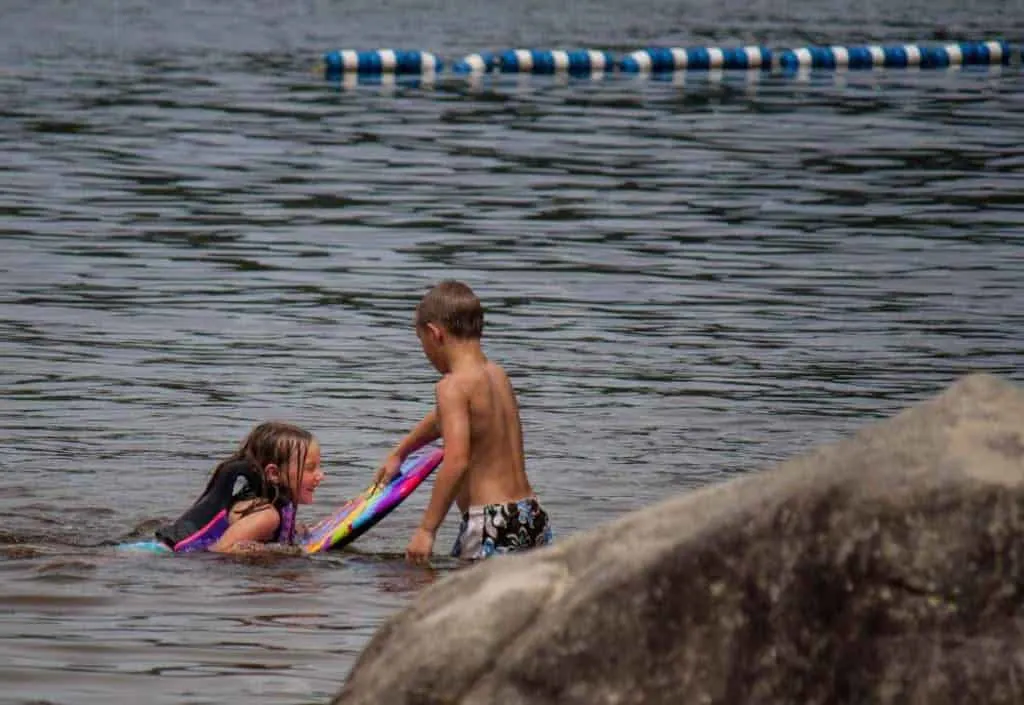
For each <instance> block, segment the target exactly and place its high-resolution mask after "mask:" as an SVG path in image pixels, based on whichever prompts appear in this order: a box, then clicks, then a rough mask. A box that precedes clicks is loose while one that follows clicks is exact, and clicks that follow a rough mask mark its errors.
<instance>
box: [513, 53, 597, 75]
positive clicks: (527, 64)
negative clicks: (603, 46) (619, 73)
mask: <svg viewBox="0 0 1024 705" xmlns="http://www.w3.org/2000/svg"><path fill="white" fill-rule="evenodd" d="M497 62H498V65H497V68H498V70H499V71H501V72H502V73H533V74H556V73H568V74H570V75H573V76H592V75H596V74H603V73H607V72H611V71H612V70H614V68H615V57H614V56H612V54H611V52H607V51H595V50H591V49H576V50H572V51H560V50H553V51H547V50H537V49H509V50H508V51H503V52H501V53H500V54H499V55H498V57H497Z"/></svg>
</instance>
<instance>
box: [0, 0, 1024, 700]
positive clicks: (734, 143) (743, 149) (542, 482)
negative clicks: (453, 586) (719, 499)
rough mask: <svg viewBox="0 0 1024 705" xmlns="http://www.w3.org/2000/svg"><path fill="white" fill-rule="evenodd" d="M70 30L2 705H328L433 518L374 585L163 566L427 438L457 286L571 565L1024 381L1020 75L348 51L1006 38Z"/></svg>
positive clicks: (36, 303) (597, 24) (17, 482)
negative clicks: (683, 504)
mask: <svg viewBox="0 0 1024 705" xmlns="http://www.w3.org/2000/svg"><path fill="white" fill-rule="evenodd" d="M566 7H567V9H566V11H565V12H560V13H557V14H555V13H552V12H551V11H550V8H549V7H547V6H545V5H544V4H542V3H534V2H528V3H525V4H520V5H515V6H513V5H508V4H506V5H501V6H488V7H484V6H478V5H475V4H472V3H468V4H467V3H462V2H456V3H454V4H453V3H413V2H411V1H409V0H404V1H403V2H401V3H398V4H394V3H391V4H390V5H388V7H385V6H383V5H380V4H372V3H364V2H357V3H354V4H352V3H346V4H341V3H335V2H327V1H326V0H325V1H322V2H319V1H310V2H303V3H293V4H287V5H276V4H273V3H269V2H249V3H243V2H239V1H238V0H230V1H229V2H225V3H220V4H215V5H210V4H208V3H202V4H200V3H193V2H188V1H187V0H178V1H176V2H165V3H160V4H158V5H153V4H149V3H143V2H140V1H129V0H122V1H120V2H116V3H114V4H113V5H112V6H110V7H106V6H105V7H104V8H103V9H99V8H97V7H92V6H87V5H82V4H67V3H61V2H56V1H51V0H46V1H44V2H34V3H29V2H15V3H9V4H7V5H5V8H4V9H3V11H2V12H0V95H2V97H0V155H2V161H0V214H2V219H0V272H2V282H3V286H2V287H0V359H2V364H0V388H2V389H3V393H2V395H0V435H2V438H3V441H2V451H3V452H2V453H0V473H2V477H3V482H0V508H2V510H3V512H4V515H5V517H6V520H5V522H4V524H3V526H2V527H0V624H2V629H0V703H28V702H34V703H43V702H45V703H61V704H65V703H67V704H74V705H82V704H91V703H97V704H98V703H110V702H140V701H142V702H146V703H175V704H177V703H217V704H218V705H231V704H233V703H246V704H249V705H251V704H255V705H270V704H276V703H323V702H327V701H328V700H329V699H330V697H331V695H332V694H333V693H335V692H336V691H337V690H338V688H339V687H340V684H341V682H342V681H343V680H344V677H345V675H346V674H347V673H348V670H349V669H350V668H351V666H352V664H353V663H354V661H355V658H356V656H357V654H358V653H359V651H360V649H362V648H363V647H364V646H365V645H366V643H367V641H368V640H369V639H370V637H371V636H372V634H373V633H374V631H375V630H376V629H377V627H379V626H380V624H381V623H382V622H383V621H384V620H385V619H387V618H388V616H390V615H391V614H393V613H394V612H395V611H397V610H399V609H401V608H402V607H403V606H404V605H406V604H408V602H409V601H410V600H411V599H413V598H414V597H415V595H416V594H417V592H419V591H420V590H421V589H423V587H425V586H426V585H428V584H430V583H431V582H432V581H433V580H436V579H437V578H438V577H441V576H443V575H445V574H446V573H448V572H450V571H451V570H454V569H456V564H455V563H454V562H452V561H451V560H450V559H446V558H444V557H443V555H442V552H443V551H444V550H446V549H447V548H448V547H449V546H450V545H451V542H452V540H453V538H454V529H455V526H454V524H455V521H454V517H450V518H449V521H448V523H447V524H446V525H445V527H444V529H443V530H442V532H441V536H440V537H439V540H438V547H437V551H438V560H437V561H436V565H435V570H434V571H432V572H428V571H425V570H422V569H418V568H413V567H409V566H406V565H405V564H404V563H403V561H402V560H401V554H402V551H403V550H404V547H405V543H406V541H407V540H408V537H409V534H410V532H411V531H412V529H413V528H414V527H415V525H416V522H417V521H418V516H419V512H420V511H421V510H422V509H423V507H424V506H425V504H426V500H427V493H426V492H424V491H420V492H418V493H417V494H415V495H414V496H413V497H412V498H411V499H410V500H409V501H408V502H407V503H406V504H404V505H403V506H402V507H401V508H399V509H398V510H397V511H396V512H395V513H394V514H392V515H391V516H390V517H388V518H387V519H386V520H385V521H384V522H382V523H381V524H380V525H379V526H378V527H377V528H375V529H374V530H373V531H372V532H371V533H370V534H368V535H366V536H365V537H363V538H362V539H360V540H359V541H358V542H357V543H356V544H355V545H354V547H353V548H352V549H351V550H348V551H344V552H340V553H337V554H330V555H326V556H319V557H316V558H312V559H309V558H296V557H267V558H261V559H254V558H244V559H232V558H223V557H218V556H191V557H187V558H183V557H178V556H154V555H150V554H143V553H133V552H124V551H118V550H116V548H115V546H116V544H118V543H119V542H122V541H130V540H134V539H145V538H148V537H149V536H150V534H151V531H152V529H153V527H154V526H155V525H156V524H157V523H158V522H159V521H161V520H163V519H166V518H169V517H171V516H173V515H175V514H176V513H178V512H179V511H181V510H182V509H183V508H184V506H185V505H187V503H188V502H189V501H191V499H192V498H193V497H194V495H195V494H196V493H197V492H198V491H199V490H200V489H201V487H202V484H203V482H204V480H205V476H206V473H207V472H208V471H209V470H210V469H211V468H212V467H213V465H214V464H215V463H216V461H217V460H218V459H219V458H221V457H222V456H223V455H225V454H227V453H229V452H230V451H231V450H232V449H233V447H234V446H235V445H236V444H237V442H238V441H239V440H240V439H241V438H242V437H243V436H244V434H245V433H246V432H247V431H248V430H249V429H250V428H251V427H252V426H253V425H254V424H255V423H257V422H259V421H261V420H264V419H267V418H285V419H289V420H292V421H295V422H297V423H300V424H303V425H305V426H307V427H308V428H310V429H311V430H313V431H314V432H315V433H316V434H317V435H318V437H319V439H320V441H321V443H322V446H323V455H324V464H325V468H326V470H327V472H328V478H327V480H326V481H325V482H324V484H323V485H322V487H321V488H320V490H319V492H318V498H317V499H318V502H317V504H316V505H315V506H313V507H310V508H304V509H303V510H302V513H301V515H300V519H303V518H304V519H306V520H309V519H315V518H317V517H319V516H322V515H323V514H324V513H326V512H327V511H329V509H330V508H331V507H333V506H336V505H338V504H340V503H341V502H342V501H343V499H344V498H346V497H348V496H351V495H352V494H354V493H355V492H358V491H359V490H361V489H362V488H363V487H364V486H365V485H366V483H367V482H368V481H369V478H370V476H371V474H372V472H373V470H374V468H375V463H377V462H378V461H379V460H380V459H381V457H382V455H383V454H384V453H385V451H386V450H387V448H388V447H389V446H390V445H391V444H392V443H394V442H395V441H396V440H397V439H398V438H399V437H400V436H401V434H402V433H404V432H405V430H406V429H407V428H408V427H409V426H410V425H411V424H412V423H414V422H415V421H416V420H417V419H418V418H419V417H420V416H421V415H422V414H423V413H425V411H426V410H427V409H428V408H429V404H430V401H431V394H432V387H431V385H432V382H433V381H434V374H433V373H432V372H431V370H430V369H429V366H428V364H427V363H426V361H425V360H424V359H423V358H422V354H421V353H420V351H419V348H418V344H417V341H416V338H415V335H414V333H413V331H412V329H411V317H412V310H413V307H414V306H415V303H416V301H417V300H418V298H419V296H420V295H421V294H422V292H423V291H424V289H425V287H426V286H428V285H429V284H430V283H432V282H434V281H436V280H438V279H441V278H445V277H457V278H461V279H464V280H465V281H467V282H469V283H470V284H471V285H472V286H473V287H474V288H475V289H476V290H477V292H478V293H479V294H480V295H481V296H482V297H483V299H484V301H485V303H486V305H487V315H488V319H487V326H488V327H487V331H486V337H485V341H486V349H487V351H488V353H489V354H491V355H492V356H493V357H494V358H495V359H497V360H499V361H500V362H502V363H503V364H504V365H505V366H506V368H507V369H508V371H509V373H510V375H511V376H512V378H513V381H514V383H515V384H516V386H517V388H518V389H519V391H520V393H521V403H522V414H523V423H524V428H525V431H526V450H527V454H528V457H529V460H528V469H529V471H530V474H531V479H532V480H533V482H534V484H535V486H536V488H537V490H538V492H539V494H540V496H541V498H542V500H543V501H544V503H545V505H546V506H547V508H548V510H549V511H550V513H551V515H552V517H553V520H554V522H555V527H556V531H557V533H558V535H559V536H561V537H565V536H569V535H572V534H573V533H576V532H578V531H582V530H585V529H586V528H588V527H590V526H593V525H595V524H596V523H600V522H603V521H606V520H609V519H612V518H614V517H617V516H621V515H622V514H623V513H625V512H628V511H631V510H634V509H639V508H641V507H644V506H647V505H649V504H651V503H653V502H655V501H658V500H660V499H662V498H665V497H667V496H670V495H672V494H675V493H679V492H684V491H688V490H691V489H694V488H698V487H702V486H705V485H707V484H708V483H713V482H719V481H723V480H726V479H728V478H730V477H734V476H737V475H740V474H744V473H749V472H755V471H757V470H758V469H761V468H765V467H768V466H770V465H771V464H772V463H774V462H777V461H779V460H782V459H785V458H787V457H790V456H792V455H794V454H796V453H800V452H803V451H805V450H806V449H808V448H809V447H810V446H812V445H815V444H818V443H824V442H828V441H832V440H835V439H837V438H840V437H842V436H844V435H846V434H849V433H852V432H853V431H854V430H855V429H857V428H858V427H860V426H861V425H863V424H865V423H868V422H870V421H872V420H874V419H878V418H881V417H884V416H888V415H890V414H892V413H895V412H897V411H898V410H900V409H902V408H904V407H906V406H908V405H910V404H912V403H914V402H916V401H918V400H920V399H923V398H926V397H929V396H932V395H934V394H936V393H938V392H939V391H941V390H942V389H943V388H944V387H946V386H947V385H948V384H949V383H950V382H952V381H953V380H954V379H956V378H957V377H958V376H960V375H961V374H964V373H966V372H970V371H988V372H993V373H995V374H999V375H1001V376H1004V377H1008V378H1010V379H1014V380H1017V381H1022V380H1024V373H1022V372H1021V370H1022V362H1024V354H1022V349H1021V341H1022V340H1024V313H1022V312H1024V289H1022V284H1021V282H1022V281H1024V227H1022V226H1024V148H1022V147H1021V144H1020V136H1021V135H1022V134H1024V97H1022V96H1024V93H1022V92H1021V87H1022V84H1021V73H1020V68H1019V66H1008V67H1001V68H995V69H988V68H980V69H969V70H962V71H887V72H860V73H858V72H850V73H847V74H843V75H835V74H828V73H826V74H815V75H812V76H809V77H805V78H787V77H780V76H773V75H769V74H764V75H756V76H755V75H748V74H727V75H724V76H721V77H716V76H710V77H709V76H707V75H694V76H687V77H685V81H682V82H680V81H678V80H676V81H675V82H673V81H656V80H637V79H635V78H615V77H607V78H606V79H605V80H603V81H600V82H593V81H578V80H573V81H560V80H557V79H551V78H536V79H528V80H526V79H517V78H511V79H499V80H493V79H489V80H486V81H483V82H481V83H479V84H472V83H469V82H466V81H464V80H454V81H453V80H449V79H444V80H441V81H440V82H438V83H437V84H436V85H434V86H416V85H407V84H400V85H397V86H361V87H357V88H354V89H345V88H342V87H340V86H338V85H336V84H332V83H329V82H324V81H322V80H321V79H320V78H319V77H318V76H316V75H314V73H313V72H312V70H311V69H312V67H313V66H314V65H315V63H316V61H317V59H318V57H319V55H320V53H321V52H322V51H324V50H327V49H333V48H339V47H346V48H376V47H402V48H421V49H428V50H433V51H437V52H439V53H443V54H444V55H446V56H458V55H459V54H460V53H465V52H470V51H478V50H482V49H493V48H512V47H520V46H532V47H538V48H570V47H577V46H590V47H595V48H609V49H613V50H616V51H626V50H629V49H632V48H636V47H641V46H648V45H656V44H680V45H688V46H689V45H698V44H699V45H724V44H735V43H737V42H745V43H746V42H752V43H763V44H769V45H788V46H803V45H806V44H810V43H837V44H853V43H857V42H861V41H878V42H890V41H893V42H907V41H925V40H930V39H933V38H946V37H953V38H964V39H989V38H998V37H1002V38H1005V39H1007V40H1009V41H1014V42H1019V41H1020V39H1021V34H1022V32H1021V29H1022V26H1024V23H1022V22H1021V20H1020V18H1021V17H1022V16H1024V15H1022V13H1021V9H1022V8H1021V6H1020V4H1019V3H1016V2H1011V3H1005V2H996V1H994V0H993V1H991V2H977V3H972V4H970V5H969V6H964V5H962V4H958V3H953V2H949V1H946V2H942V3H939V4H925V3H917V2H911V3H903V4H899V5H898V6H894V5H893V4H892V3H872V4H868V5H860V6H858V7H857V8H851V7H850V6H848V5H847V4H839V3H824V4H823V3H810V2H768V1H765V2H754V3H744V4H742V5H739V4H736V3H731V4H730V3H702V4H693V5H685V6H681V5H678V4H677V3H666V2H660V0H645V2H643V3H640V4H637V3H630V4H628V5H615V4H611V3H608V2H606V1H600V2H599V1H598V0H591V1H590V2H578V3H571V4H570V5H568V6H566Z"/></svg>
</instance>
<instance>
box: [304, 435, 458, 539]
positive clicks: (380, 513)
mask: <svg viewBox="0 0 1024 705" xmlns="http://www.w3.org/2000/svg"><path fill="white" fill-rule="evenodd" d="M443 458H444V451H443V450H441V449H440V448H428V449H426V450H422V451H420V452H418V453H414V454H413V455H410V456H409V457H408V458H406V459H405V462H403V463H402V467H401V469H400V470H399V473H398V475H397V476H396V477H395V479H393V480H392V481H391V482H390V483H389V484H388V485H387V486H386V487H376V486H374V485H370V486H369V487H367V488H366V489H365V490H363V492H362V494H360V495H359V496H357V497H354V498H353V499H350V500H349V501H348V502H346V503H345V504H343V505H341V506H340V507H339V508H338V509H337V511H335V512H334V513H333V514H331V515H330V516H329V517H327V518H326V519H322V520H321V521H319V522H317V523H316V524H314V525H313V526H311V527H310V528H309V533H308V534H307V535H306V536H305V537H304V538H302V539H301V540H300V541H299V542H298V543H299V545H300V546H301V547H302V550H303V552H305V553H321V552H323V551H330V550H333V549H338V548H342V547H343V546H347V545H348V544H350V543H352V542H353V541H355V540H356V539H357V538H359V537H360V536H362V535H363V534H364V533H366V532H367V531H369V530H370V529H371V528H373V526H374V525H375V524H376V523H377V522H378V521H380V520H381V519H383V518H384V517H386V516H387V515H388V514H390V513H391V510H393V509H394V508H395V507H397V506H398V505H399V504H401V503H402V502H403V501H405V498H406V497H408V496H409V495H410V494H412V491H413V490H415V489H416V488H417V487H419V486H420V484H421V483H422V482H423V481H424V480H425V479H427V476H428V475H430V473H432V472H433V471H434V469H435V468H436V467H437V466H438V465H440V464H441V460H442V459H443Z"/></svg>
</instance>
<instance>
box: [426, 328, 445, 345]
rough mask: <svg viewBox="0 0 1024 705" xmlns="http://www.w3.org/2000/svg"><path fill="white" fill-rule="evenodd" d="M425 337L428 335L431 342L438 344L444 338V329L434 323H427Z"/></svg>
mask: <svg viewBox="0 0 1024 705" xmlns="http://www.w3.org/2000/svg"><path fill="white" fill-rule="evenodd" d="M427 335H429V336H430V337H431V339H432V340H434V341H436V342H438V343H440V342H441V340H442V339H443V338H444V329H443V328H442V327H441V326H439V325H437V324H436V323H428V324H427Z"/></svg>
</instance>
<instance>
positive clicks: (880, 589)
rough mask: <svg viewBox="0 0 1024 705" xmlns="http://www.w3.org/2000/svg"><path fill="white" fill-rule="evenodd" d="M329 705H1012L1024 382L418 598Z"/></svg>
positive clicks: (1023, 609)
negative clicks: (1021, 387) (1019, 386)
mask: <svg viewBox="0 0 1024 705" xmlns="http://www.w3.org/2000/svg"><path fill="white" fill-rule="evenodd" d="M334 702H335V703H344V704H345V705H357V704H358V705H361V704H364V703H365V704H366V705H391V704H395V705H399V704H409V705H412V704H414V703H415V704H421V703H422V704H428V703H431V704H432V703H437V704H439V705H440V704H441V703H445V704H456V703H460V704H464V705H486V704H490V703H494V704H496V705H497V704H498V703H500V704H501V705H526V704H527V703H529V704H530V705H548V704H550V705H555V704H558V705H575V704H578V705H602V704H608V705H611V704H613V703H614V704H616V705H624V704H627V703H651V704H655V703H672V704H676V703H686V704H688V703H701V704H703V703H739V704H742V705H751V704H755V703H773V704H774V703H786V704H788V703H799V704H800V705H804V704H811V703H893V704H899V705H908V704H909V705H914V704H922V705H924V704H927V705H942V704H944V703H954V702H957V703H960V702H971V703H1010V702H1015V703H1020V702H1024V392H1022V391H1021V390H1019V389H1017V388H1015V387H1013V386H1011V385H1010V384H1007V383H1005V382H1001V381H999V380H997V379H995V378H992V377H989V376H983V375H976V376H970V377H966V378H964V379H963V380H961V381H959V382H958V383H957V384H956V385H954V386H953V387H951V388H950V389H949V390H948V391H947V392H946V393H944V394H942V395H941V396H939V397H938V398H936V399H934V400H932V401H929V402H927V403H924V404H921V405H919V406H916V407H914V408H911V409H909V410H907V411H905V412H903V413H901V414H900V415H898V416H896V417H895V418H892V419H890V420H887V421H885V422H882V423H879V424H876V425H873V426H871V427H868V428H867V429H865V430H864V431H863V432H862V433H860V434H858V435H857V436H855V437H853V438H851V439H849V440H845V441H843V442H840V443H837V444H834V445H831V446H828V447H824V448H822V449H820V450H817V451H815V452H813V453H811V454H810V455H807V456H805V457H802V458H799V459H796V460H792V461H790V462H787V463H784V464H782V465H780V466H778V467H776V468H774V469H772V470H768V471H765V472H761V473H755V474H751V475H748V476H746V477H744V478H742V479H738V480H735V481H731V482H727V483H723V484H721V485H717V486H713V487H709V488H706V489H703V490H700V491H696V492H691V493H688V494H686V495H684V496H680V497H678V498H675V499H671V500H669V501H666V502H664V503H661V504H658V505H655V506H652V507H650V508H648V509H645V510H643V511H640V512H635V513H633V514H629V515H627V516H625V517H623V518H621V519H620V520H618V521H614V522H612V523H610V524H608V525H605V526H602V527H599V528H597V529H595V530H593V531H590V532H587V533H584V534H581V535H578V536H575V537H573V538H571V539H569V540H564V541H562V542H561V543H560V544H556V545H555V546H554V547H551V548H548V549H543V550H538V551H535V552H533V553H532V554H524V555H521V556H510V557H503V558H498V559H492V560H490V561H487V562H485V563H483V564H481V565H479V566H476V567H473V568H471V569H467V570H464V571H460V572H457V573H456V574H454V575H451V576H449V577H447V578H446V579H444V580H442V581H440V582H439V583H437V584H436V585H434V586H432V587H431V588H428V589H426V590H425V591H424V592H423V593H422V594H421V595H420V596H418V598H417V599H416V600H415V602H414V603H413V604H412V605H411V606H410V607H409V608H408V609H406V610H405V611H403V612H401V613H399V614H397V615H396V616H395V617H394V618H392V619H391V620H390V621H389V622H388V623H387V624H385V625H384V626H383V627H382V628H381V629H380V630H379V632H378V633H377V634H376V635H375V636H374V638H373V639H372V641H371V642H370V643H369V645H368V646H367V647H366V649H365V650H364V652H363V653H362V654H361V655H360V658H359V660H358V662H357V663H356V665H355V668H354V669H353V671H352V673H351V675H350V676H349V678H348V681H347V683H346V684H345V686H344V688H343V690H342V691H341V693H340V694H339V695H338V697H337V699H336V700H335V701H334Z"/></svg>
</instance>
